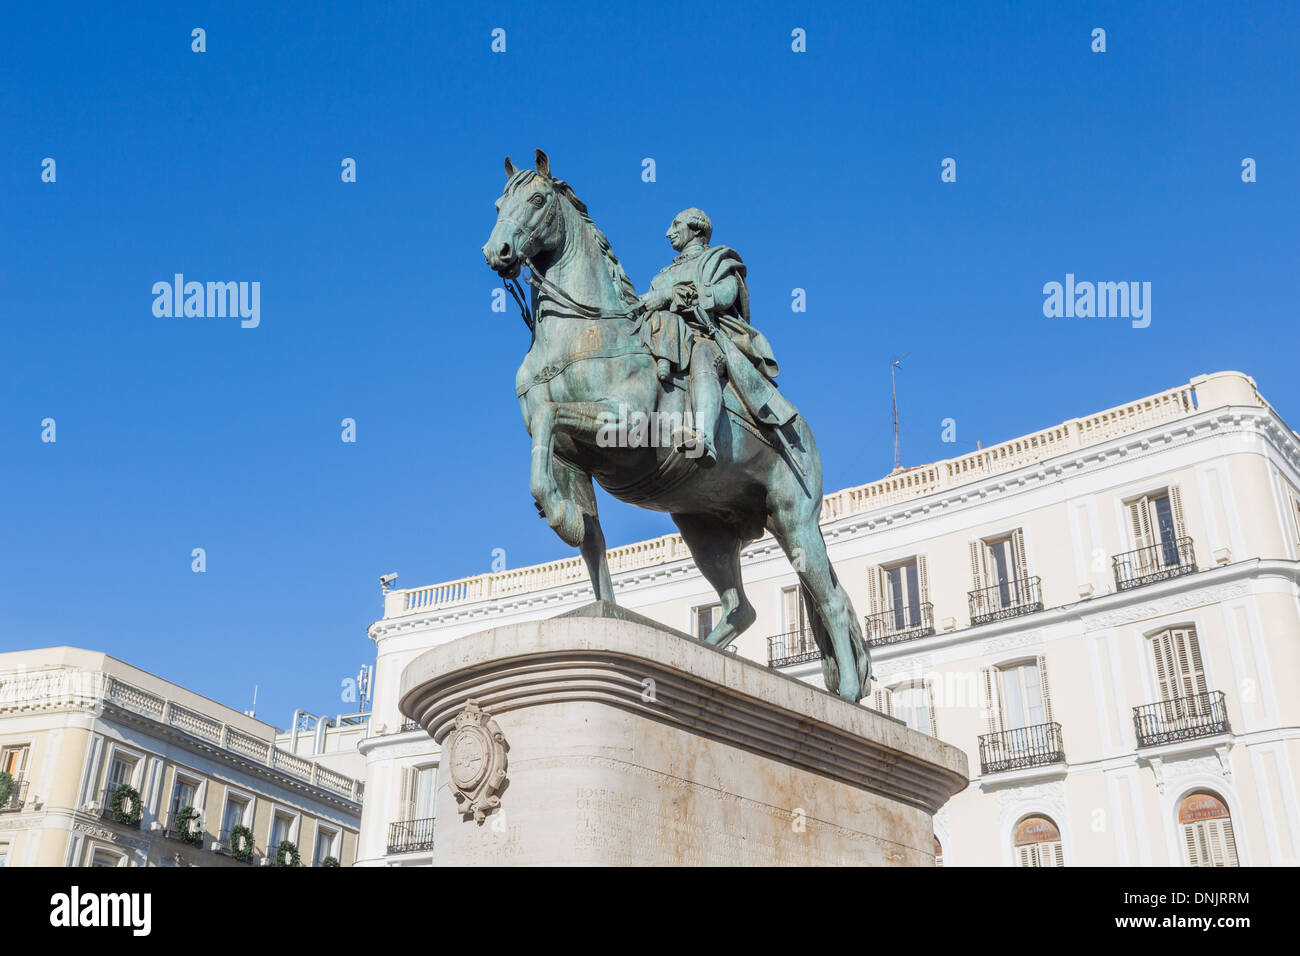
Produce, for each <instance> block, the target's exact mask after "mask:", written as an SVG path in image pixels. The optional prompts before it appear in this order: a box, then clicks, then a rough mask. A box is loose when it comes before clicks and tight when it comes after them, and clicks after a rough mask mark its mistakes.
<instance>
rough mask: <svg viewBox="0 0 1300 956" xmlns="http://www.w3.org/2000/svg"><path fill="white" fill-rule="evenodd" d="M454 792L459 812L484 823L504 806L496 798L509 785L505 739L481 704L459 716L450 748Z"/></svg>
mask: <svg viewBox="0 0 1300 956" xmlns="http://www.w3.org/2000/svg"><path fill="white" fill-rule="evenodd" d="M446 752H447V762H448V766H449V767H450V770H451V773H450V774H449V775H448V776H449V779H450V782H451V792H452V794H453V795H454V796H455V797H456V809H457V810H459V811H460V812H461V813H462V814H464V815H466V816H468V815H469V814H471V813H472V814H474V822H475V823H482V822H483V819H484V817H486V816H487V813H488V811H489V810H492V809H495V808H496V807H499V806H500V805H501V798H500V797H499V796H497V794H498V793H499V792H500V790H501V787H502V785H503V784H504V783H505V782H506V738H505V735H504V734H502V733H501V728H500V727H498V726H497V722H496V721H495V720H492V719H491V717H489V716H488V714H486V713H485V712H484V711H483V710H482V708H480V707H479V705H478V701H476V700H471V701H469V702H468V703H467V704H466V706H465V709H464V710H462V711H461V712H460V713H459V714H458V715H457V716H456V728H455V730H453V731H452V732H451V739H450V741H449V742H448V744H447V751H446Z"/></svg>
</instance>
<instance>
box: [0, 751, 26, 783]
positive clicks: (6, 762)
mask: <svg viewBox="0 0 1300 956" xmlns="http://www.w3.org/2000/svg"><path fill="white" fill-rule="evenodd" d="M30 750H31V747H30V746H28V745H27V744H20V745H18V746H13V747H5V748H4V750H0V771H3V772H5V773H7V774H9V775H10V776H11V777H13V778H14V779H15V780H17V779H18V778H20V777H21V776H23V774H25V773H26V772H27V755H28V753H29V752H30Z"/></svg>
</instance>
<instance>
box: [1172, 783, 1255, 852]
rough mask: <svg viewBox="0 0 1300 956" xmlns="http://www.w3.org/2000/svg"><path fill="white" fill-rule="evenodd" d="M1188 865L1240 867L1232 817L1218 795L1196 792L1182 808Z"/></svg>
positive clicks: (1182, 826) (1179, 815) (1179, 820)
mask: <svg viewBox="0 0 1300 956" xmlns="http://www.w3.org/2000/svg"><path fill="white" fill-rule="evenodd" d="M1178 825H1179V826H1180V827H1181V828H1182V831H1183V863H1184V864H1186V865H1187V866H1239V865H1240V864H1239V863H1238V862H1237V840H1236V838H1235V837H1234V836H1233V834H1232V817H1231V815H1230V814H1229V813H1228V808H1227V806H1226V805H1225V804H1224V802H1223V801H1222V800H1220V799H1219V798H1218V797H1217V796H1216V795H1215V794H1213V793H1208V792H1203V793H1193V794H1191V795H1190V796H1188V797H1187V798H1186V799H1184V800H1183V802H1182V803H1181V804H1179V807H1178Z"/></svg>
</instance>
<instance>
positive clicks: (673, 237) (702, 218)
mask: <svg viewBox="0 0 1300 956" xmlns="http://www.w3.org/2000/svg"><path fill="white" fill-rule="evenodd" d="M667 235H668V241H669V242H671V243H672V244H673V248H674V249H676V250H677V251H678V252H681V251H682V250H683V249H685V248H686V246H687V245H688V244H689V243H690V241H691V240H692V239H694V238H696V237H697V236H698V237H699V238H700V239H701V240H703V242H704V244H705V245H706V246H707V245H708V244H709V240H710V239H711V238H713V223H712V222H711V221H710V220H709V217H708V216H706V215H705V214H704V210H703V209H696V208H695V207H694V206H692V207H691V208H690V209H683V210H682V211H681V212H679V213H678V214H677V218H675V219H674V220H673V224H672V225H671V226H669V227H668V233H667Z"/></svg>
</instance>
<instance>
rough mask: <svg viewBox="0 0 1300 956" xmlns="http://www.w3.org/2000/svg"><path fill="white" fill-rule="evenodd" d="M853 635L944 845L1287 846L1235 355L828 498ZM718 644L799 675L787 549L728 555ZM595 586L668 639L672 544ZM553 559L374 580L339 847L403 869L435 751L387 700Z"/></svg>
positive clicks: (1188, 857) (1289, 579)
mask: <svg viewBox="0 0 1300 956" xmlns="http://www.w3.org/2000/svg"><path fill="white" fill-rule="evenodd" d="M822 529H823V533H824V536H825V538H826V541H827V545H828V548H829V551H830V554H831V558H832V560H833V561H834V562H835V566H836V568H837V570H838V572H839V575H840V577H841V579H842V580H843V581H844V582H845V586H846V587H847V588H848V590H849V592H850V595H851V597H852V599H853V601H854V603H855V606H856V608H857V609H858V611H859V612H860V613H862V614H863V616H864V618H865V621H864V623H865V625H866V633H867V634H868V635H869V639H870V642H871V644H872V658H873V666H874V677H875V681H874V683H873V685H872V686H873V692H872V695H871V697H870V698H868V699H867V700H866V701H864V705H867V706H871V707H873V708H875V709H878V710H882V711H885V712H887V713H889V714H891V715H892V716H894V717H897V718H899V719H901V720H904V721H906V722H907V723H908V724H909V725H910V726H912V727H914V728H917V729H921V730H924V731H925V732H927V733H931V734H934V735H936V736H938V737H939V738H941V739H943V740H945V741H948V742H950V743H952V744H955V745H957V746H959V747H961V748H963V749H964V750H965V751H966V752H967V754H968V756H969V759H970V766H971V768H972V769H971V773H972V779H971V782H970V785H969V786H968V787H967V789H966V790H965V791H963V792H962V793H960V794H958V795H957V796H955V797H954V798H953V799H952V800H951V801H950V802H949V803H948V805H947V806H946V807H945V808H944V809H943V810H942V811H941V812H940V813H939V815H938V816H937V817H936V820H935V839H936V849H937V852H938V854H939V856H940V860H941V863H942V864H943V865H948V866H953V865H982V866H999V865H1006V866H1043V865H1046V866H1055V865H1067V866H1068V865H1082V866H1087V865H1119V866H1150V865H1157V866H1159V865H1172V866H1182V865H1296V864H1297V862H1300V802H1298V801H1297V776H1296V768H1297V767H1298V766H1300V729H1298V728H1300V694H1298V693H1297V689H1298V685H1300V437H1298V436H1297V434H1296V433H1295V432H1294V431H1293V430H1292V429H1291V428H1290V427H1288V426H1287V425H1286V423H1285V422H1284V421H1283V419H1282V418H1281V416H1280V415H1279V414H1278V413H1277V412H1276V411H1275V410H1274V409H1273V408H1272V407H1271V406H1270V405H1269V403H1268V402H1267V401H1266V400H1265V399H1264V397H1263V396H1262V395H1261V394H1260V393H1259V391H1258V389H1257V388H1256V386H1255V383H1254V381H1253V380H1251V379H1250V378H1249V377H1248V376H1246V375H1243V374H1241V373H1237V372H1223V373H1217V374H1213V375H1205V376H1201V377H1198V378H1196V379H1193V380H1192V381H1191V382H1189V383H1188V384H1186V385H1181V386H1178V387H1176V388H1172V389H1169V390H1167V391H1164V392H1160V393H1158V394H1155V395H1151V396H1148V397H1146V398H1142V399H1138V400H1136V401H1133V402H1130V403H1128V404H1126V405H1123V406H1119V407H1117V408H1111V409H1107V410H1105V411H1102V412H1098V413H1096V414H1092V415H1088V416H1086V417H1083V418H1079V419H1073V420H1071V421H1068V422H1063V423H1061V424H1059V425H1055V426H1052V427H1050V428H1046V429H1043V430H1042V431H1039V432H1036V433H1034V434H1032V435H1027V436H1024V437H1022V438H1018V439H1014V440H1012V441H1008V442H1004V443H1002V444H1000V445H996V446H993V447H990V448H987V449H982V450H980V451H977V452H975V453H973V454H968V455H964V456H961V457H958V458H953V459H949V460H945V461H940V462H935V463H933V464H929V465H925V466H921V467H918V468H911V469H907V470H904V471H901V472H899V473H896V474H893V475H890V476H888V477H886V478H884V479H881V480H879V481H875V482H872V483H870V484H867V485H862V486H859V487H855V488H849V489H845V490H843V491H839V492H836V493H834V494H830V495H828V496H827V498H826V501H825V505H824V509H823V516H822ZM743 563H744V573H745V582H746V591H747V593H748V595H749V598H750V600H751V601H752V602H753V604H754V605H755V607H756V609H757V611H758V620H757V623H756V624H755V625H754V627H752V628H751V629H750V630H749V631H748V632H747V633H745V634H744V635H742V636H741V637H740V638H739V639H738V640H737V642H736V644H735V645H734V649H735V651H736V652H737V653H739V654H741V655H743V656H745V657H749V658H752V659H754V660H758V661H762V662H765V663H767V664H769V665H770V666H773V667H776V668H778V669H780V670H782V671H785V672H786V673H789V674H791V675H794V676H797V677H799V678H801V679H804V680H807V681H809V682H811V683H814V684H817V685H819V686H820V681H821V675H820V666H819V659H818V655H817V652H816V649H815V647H814V646H813V644H812V640H811V636H810V634H809V632H808V631H807V629H806V627H805V622H804V620H803V618H802V611H801V607H800V603H799V601H798V600H797V599H796V592H795V590H794V587H795V584H796V581H795V578H794V575H793V573H792V571H791V569H790V566H789V563H788V562H787V560H786V558H785V557H784V555H783V554H782V553H781V552H780V549H779V548H778V547H777V546H776V544H775V542H774V541H773V540H772V539H771V538H770V537H767V538H763V539H761V540H759V541H757V542H755V543H753V544H752V545H750V546H749V547H748V548H747V549H746V550H745V553H744V558H743ZM610 565H611V571H612V573H613V575H614V584H615V588H616V591H617V594H618V599H619V601H620V603H622V604H624V605H626V606H627V607H629V608H632V609H634V610H636V611H638V612H640V613H642V614H645V615H647V616H649V617H652V618H654V619H656V620H659V621H662V622H664V623H665V624H669V625H671V626H673V627H676V628H679V629H682V630H685V631H688V632H689V633H692V634H700V633H704V632H706V631H707V630H708V628H709V627H710V626H711V624H712V615H713V614H714V613H715V608H714V604H715V600H716V599H715V597H714V595H713V593H712V591H711V590H710V589H709V587H708V585H707V584H706V583H705V582H704V580H703V579H702V577H701V576H700V575H699V574H698V572H697V571H696V569H695V567H694V565H693V563H692V562H691V560H690V557H689V554H688V553H687V551H686V549H685V547H684V546H683V544H682V542H681V540H680V538H678V537H677V536H676V535H669V536H665V537H662V538H656V539H654V540H650V541H643V542H638V543H635V544H631V545H627V546H624V547H620V548H615V549H613V550H612V551H611V552H610ZM591 597H592V595H591V589H590V586H589V584H588V582H587V578H586V571H585V568H584V567H583V565H582V562H581V560H580V559H579V558H577V557H576V556H575V557H573V558H569V559H565V560H561V561H555V562H551V563H549V564H543V565H537V566H533V567H527V568H520V569H517V570H511V571H502V572H499V573H494V574H484V575H478V576H475V577H470V578H464V579H461V580H458V581H453V582H448V583H444V584H438V585H434V586H431V587H421V588H413V589H406V590H393V591H389V592H387V593H386V594H385V607H384V616H383V618H382V619H380V620H378V621H376V622H375V623H374V624H373V625H372V626H371V627H370V630H369V633H370V636H371V638H372V639H373V640H374V642H375V645H376V649H377V663H376V681H375V686H376V693H375V701H374V712H373V716H372V727H371V732H372V736H371V737H369V738H368V739H366V740H364V741H363V742H362V743H361V744H360V750H361V752H362V754H363V755H364V757H365V760H366V766H367V772H366V778H367V792H368V794H369V796H368V798H367V801H366V806H365V810H364V813H363V819H362V827H361V836H360V845H359V849H358V853H357V860H358V864H359V865H419V864H421V863H425V862H427V861H428V858H429V850H430V842H431V839H432V820H431V816H432V806H433V793H432V786H433V773H432V771H433V768H435V767H436V766H437V763H438V760H439V753H438V750H437V748H436V746H434V745H433V743H432V741H431V740H429V739H428V738H427V737H425V735H424V733H423V732H422V731H420V730H418V729H416V728H414V727H413V726H411V725H409V724H404V722H403V717H402V716H401V714H400V713H399V712H398V710H397V696H396V695H397V690H398V686H399V683H400V677H401V673H402V669H403V667H404V666H405V665H406V663H407V662H408V661H410V660H411V659H413V658H414V657H415V656H416V655H418V654H419V653H421V652H422V651H424V650H426V649H427V648H429V647H431V646H433V645H435V644H439V643H443V642H446V641H449V640H453V639H455V638H457V637H461V636H463V635H466V634H470V633H474V632H476V631H481V630H485V629H488V628H491V627H495V626H497V625H501V624H507V623H515V622H519V621H526V620H532V619H537V618H544V617H551V616H554V615H557V614H560V613H562V612H564V611H567V610H571V609H573V608H575V607H578V606H581V605H582V604H585V603H587V602H589V601H590V600H591Z"/></svg>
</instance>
